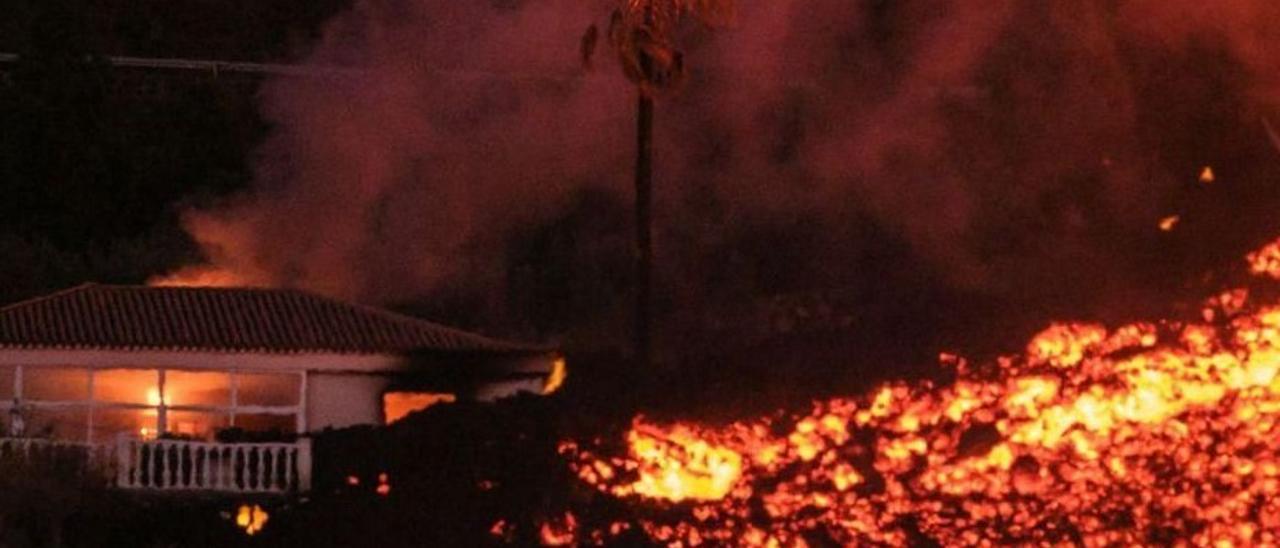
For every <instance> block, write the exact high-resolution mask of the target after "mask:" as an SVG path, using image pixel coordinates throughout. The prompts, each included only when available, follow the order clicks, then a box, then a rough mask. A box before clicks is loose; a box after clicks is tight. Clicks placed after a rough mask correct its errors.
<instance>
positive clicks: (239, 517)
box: [236, 504, 268, 535]
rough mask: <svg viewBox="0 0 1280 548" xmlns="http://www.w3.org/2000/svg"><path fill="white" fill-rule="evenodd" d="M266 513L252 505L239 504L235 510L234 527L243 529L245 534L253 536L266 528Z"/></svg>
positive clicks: (259, 507)
mask: <svg viewBox="0 0 1280 548" xmlns="http://www.w3.org/2000/svg"><path fill="white" fill-rule="evenodd" d="M267 517H268V516H267V511H266V510H263V509H262V507H261V506H258V505H257V504H254V505H252V506H250V505H248V504H241V505H240V508H239V509H238V510H236V527H239V528H241V529H244V532H245V534H247V535H254V534H256V533H257V532H258V531H261V530H262V528H263V527H266V526H267Z"/></svg>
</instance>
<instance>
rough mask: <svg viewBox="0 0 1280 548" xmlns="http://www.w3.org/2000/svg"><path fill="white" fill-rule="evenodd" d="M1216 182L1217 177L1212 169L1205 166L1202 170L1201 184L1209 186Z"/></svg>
mask: <svg viewBox="0 0 1280 548" xmlns="http://www.w3.org/2000/svg"><path fill="white" fill-rule="evenodd" d="M1216 180H1217V177H1214V175H1213V168H1212V167H1209V166H1204V169H1202V170H1200V182H1202V183H1205V184H1209V183H1212V182H1214V181H1216Z"/></svg>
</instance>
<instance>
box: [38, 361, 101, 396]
mask: <svg viewBox="0 0 1280 548" xmlns="http://www.w3.org/2000/svg"><path fill="white" fill-rule="evenodd" d="M88 397H89V370H88V369H68V368H61V367H30V366H28V367H23V368H22V398H23V399H28V400H45V401H79V400H84V399H88Z"/></svg>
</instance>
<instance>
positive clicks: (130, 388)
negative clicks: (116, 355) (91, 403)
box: [93, 369, 160, 405]
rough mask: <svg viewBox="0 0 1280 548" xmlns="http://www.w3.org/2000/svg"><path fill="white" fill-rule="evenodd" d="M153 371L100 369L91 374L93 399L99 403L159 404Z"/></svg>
mask: <svg viewBox="0 0 1280 548" xmlns="http://www.w3.org/2000/svg"><path fill="white" fill-rule="evenodd" d="M159 380H160V375H159V372H158V371H156V370H155V369H102V370H98V371H95V372H94V374H93V399H95V400H98V401H101V402H112V403H136V404H145V405H159V404H160V385H159Z"/></svg>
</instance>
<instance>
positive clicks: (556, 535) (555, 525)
mask: <svg viewBox="0 0 1280 548" xmlns="http://www.w3.org/2000/svg"><path fill="white" fill-rule="evenodd" d="M577 531H578V521H577V519H575V518H574V517H573V514H572V513H570V512H565V514H564V517H563V518H561V519H557V520H552V521H548V522H546V523H543V524H542V530H541V531H540V532H541V536H542V545H543V546H569V545H570V544H573V542H574V539H575V538H576V534H577Z"/></svg>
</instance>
